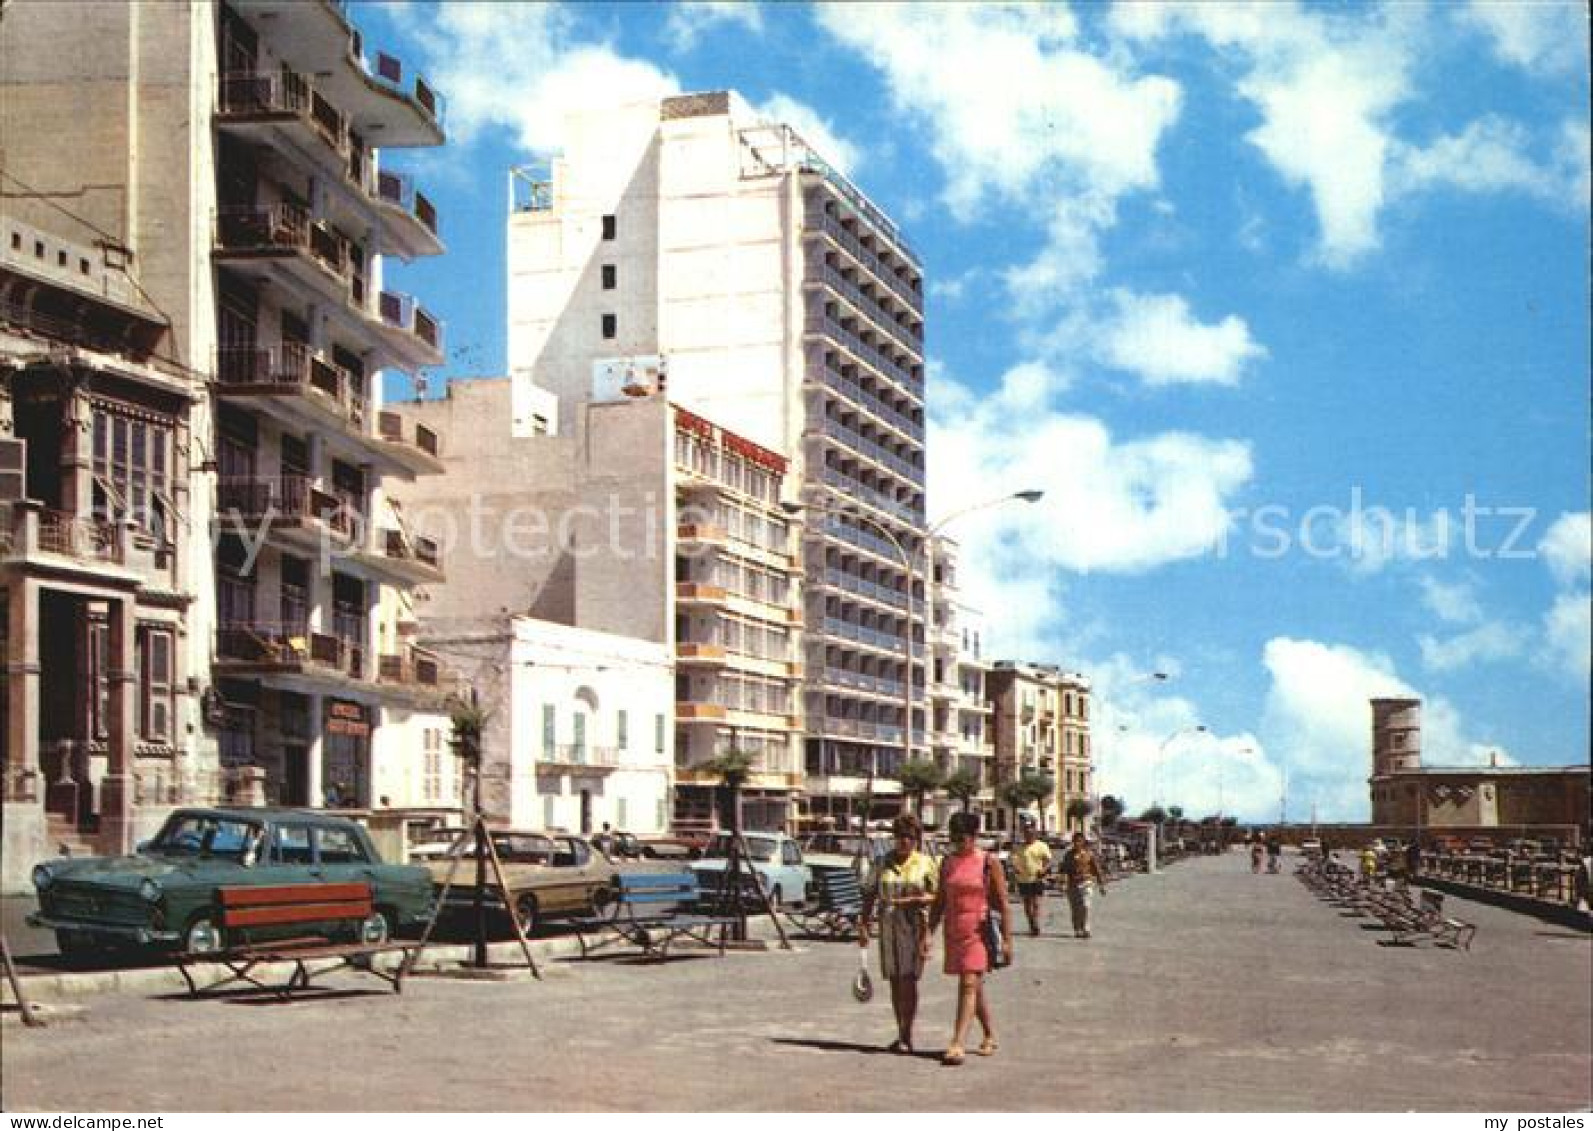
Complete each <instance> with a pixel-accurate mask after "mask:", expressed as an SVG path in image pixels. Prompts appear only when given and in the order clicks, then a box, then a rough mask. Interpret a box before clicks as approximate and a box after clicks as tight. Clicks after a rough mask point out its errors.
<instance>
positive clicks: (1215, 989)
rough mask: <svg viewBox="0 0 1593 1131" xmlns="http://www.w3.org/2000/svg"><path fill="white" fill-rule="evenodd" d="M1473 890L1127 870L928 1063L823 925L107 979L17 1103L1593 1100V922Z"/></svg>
mask: <svg viewBox="0 0 1593 1131" xmlns="http://www.w3.org/2000/svg"><path fill="white" fill-rule="evenodd" d="M1292 862H1293V861H1292V858H1291V859H1290V864H1291V867H1292ZM1450 902H1451V906H1452V907H1453V909H1454V910H1455V911H1456V912H1457V913H1458V914H1460V915H1461V916H1462V917H1465V918H1471V919H1473V920H1474V921H1475V922H1477V923H1478V924H1479V926H1480V928H1481V929H1480V931H1479V933H1478V935H1477V939H1476V942H1475V944H1474V946H1473V949H1472V950H1471V952H1470V953H1465V952H1457V951H1450V950H1447V949H1438V948H1433V947H1431V946H1421V947H1417V948H1392V947H1383V946H1379V945H1378V943H1377V940H1378V939H1379V938H1380V937H1382V933H1381V932H1378V931H1372V930H1368V929H1366V928H1365V927H1364V926H1363V923H1364V922H1365V921H1364V920H1357V919H1349V918H1344V917H1342V916H1341V914H1340V913H1339V912H1338V911H1337V910H1336V909H1334V908H1332V907H1329V906H1327V905H1326V904H1323V903H1320V902H1319V901H1318V900H1317V899H1316V898H1315V897H1314V896H1312V895H1311V894H1310V893H1309V892H1308V891H1307V890H1306V889H1305V887H1304V886H1303V885H1301V884H1300V883H1299V882H1298V881H1296V880H1295V879H1294V878H1293V877H1292V876H1291V875H1288V874H1285V875H1280V876H1252V875H1251V874H1250V872H1249V868H1248V864H1247V863H1246V862H1245V861H1244V860H1242V859H1241V858H1240V857H1239V855H1238V854H1233V855H1230V856H1227V857H1222V858H1210V857H1208V858H1200V859H1195V860H1191V861H1188V862H1185V863H1182V864H1179V865H1176V866H1175V867H1174V868H1172V869H1171V870H1170V871H1168V872H1167V873H1165V874H1164V875H1162V876H1159V877H1146V876H1141V877H1136V878H1134V879H1132V880H1130V881H1128V882H1126V883H1124V884H1121V885H1117V886H1115V887H1114V888H1113V890H1112V893H1111V895H1110V896H1109V898H1107V899H1106V900H1105V901H1104V902H1103V903H1102V904H1101V905H1100V922H1099V925H1098V930H1097V932H1096V937H1095V938H1094V939H1093V940H1090V941H1076V940H1074V939H1073V938H1072V936H1071V932H1068V931H1067V930H1066V929H1065V928H1066V920H1067V912H1066V907H1065V905H1064V904H1063V902H1062V901H1060V900H1057V899H1051V900H1048V901H1047V905H1048V908H1049V909H1050V912H1051V916H1052V919H1053V926H1054V930H1055V932H1056V933H1054V934H1051V935H1048V936H1046V937H1042V938H1040V939H1029V938H1027V937H1024V938H1020V939H1019V942H1018V965H1017V966H1016V967H1015V968H1014V969H1012V970H1010V971H1004V972H1002V973H1000V974H998V975H997V976H996V977H995V978H994V980H993V1003H994V1008H995V1012H996V1017H997V1023H998V1026H999V1028H1000V1036H1001V1040H1002V1048H1001V1051H1000V1053H999V1054H998V1055H997V1056H996V1057H994V1058H992V1059H990V1060H982V1059H980V1058H978V1057H972V1056H970V1057H969V1058H968V1063H967V1064H966V1065H964V1066H963V1067H961V1068H955V1069H951V1068H943V1067H941V1066H940V1065H939V1064H938V1063H937V1062H936V1060H935V1059H934V1058H933V1056H932V1055H925V1056H924V1057H923V1058H922V1059H919V1060H915V1061H904V1060H900V1059H897V1058H893V1057H889V1056H888V1055H887V1054H884V1053H882V1052H881V1051H880V1048H881V1046H883V1045H884V1043H885V1042H886V1041H887V1040H889V1038H890V1037H891V1035H892V1033H891V1022H890V1007H889V1003H888V1000H887V999H886V997H885V995H884V993H883V992H882V993H881V994H880V995H879V996H877V997H876V999H875V1001H874V1002H872V1003H870V1004H869V1005H866V1006H861V1005H858V1004H857V1003H855V1002H854V1001H853V1000H852V998H851V996H850V993H849V992H848V986H849V983H850V979H851V975H852V972H853V970H854V969H855V965H856V955H855V951H854V948H852V947H850V946H846V945H841V944H833V943H804V944H801V945H802V947H803V949H802V951H801V952H800V953H797V954H782V953H768V954H733V955H730V956H728V957H726V958H725V959H723V960H720V959H716V958H712V957H691V958H682V959H678V960H673V961H671V962H669V963H668V964H666V965H663V966H649V965H639V964H633V963H630V962H626V961H602V962H589V963H581V962H578V961H562V962H558V963H555V964H553V966H552V969H551V970H550V972H549V977H548V978H547V979H546V980H545V981H544V982H542V983H540V984H536V983H508V984H478V983H461V982H454V981H441V980H430V979H425V980H416V981H413V982H411V983H410V985H409V986H408V988H407V989H406V990H405V993H404V995H403V996H402V997H396V998H395V997H393V996H391V995H378V994H371V995H365V994H363V993H358V994H354V995H351V996H346V997H340V998H335V999H329V1000H319V1001H315V1000H306V1001H301V1002H295V1003H291V1004H288V1005H277V1004H252V1003H249V1004H246V1003H243V1002H240V1001H205V1002H188V1001H183V1000H163V999H157V1000H146V999H140V998H136V997H105V998H97V999H93V1000H91V1001H90V1002H89V1003H88V1005H89V1010H88V1014H87V1017H86V1018H85V1019H84V1020H83V1021H80V1022H67V1023H63V1024H61V1025H59V1026H57V1027H54V1028H51V1029H49V1030H44V1031H39V1032H23V1031H21V1030H19V1029H15V1028H12V1029H9V1030H8V1032H7V1035H6V1039H5V1041H4V1044H3V1054H0V1055H3V1063H0V1067H3V1081H4V1095H3V1096H0V1103H3V1106H4V1107H5V1109H6V1110H10V1111H16V1110H26V1109H35V1110H37V1109H47V1110H62V1109H66V1110H79V1111H92V1110H120V1111H141V1110H172V1111H180V1110H228V1109H244V1110H262V1109H268V1110H284V1109H291V1110H339V1109H345V1108H353V1109H372V1110H406V1109H409V1110H544V1109H620V1110H628V1109H638V1110H716V1109H718V1110H755V1111H761V1110H787V1109H798V1110H800V1109H817V1110H833V1109H840V1110H875V1109H879V1110H955V1109H969V1110H989V1109H992V1108H994V1109H1010V1110H1040V1111H1045V1110H1062V1111H1110V1110H1152V1111H1155V1110H1241V1111H1244V1110H1354V1111H1367V1110H1370V1111H1399V1110H1408V1109H1416V1110H1444V1111H1482V1110H1488V1111H1512V1110H1515V1111H1521V1110H1554V1109H1565V1108H1582V1109H1586V1108H1588V1106H1589V1104H1590V1102H1593V1095H1590V1091H1593V1088H1590V1084H1589V1080H1590V1079H1593V1020H1590V1013H1589V1009H1588V1007H1589V1004H1590V1000H1593V951H1590V942H1589V937H1588V936H1587V935H1586V934H1577V933H1573V932H1570V931H1567V930H1565V929H1562V928H1557V927H1552V926H1548V925H1545V924H1543V923H1540V922H1538V921H1537V920H1533V919H1529V918H1526V917H1523V916H1519V915H1515V914H1512V913H1510V912H1505V911H1501V910H1498V909H1494V908H1490V907H1482V906H1477V905H1471V904H1464V903H1462V902H1461V901H1456V900H1451V901H1450ZM936 961H938V952H937V957H936ZM369 984H370V985H372V986H374V985H375V984H376V983H374V982H372V983H369ZM347 985H348V987H350V989H354V988H355V987H361V988H363V985H364V983H361V982H359V981H356V980H350V981H348V982H347ZM882 990H883V987H882ZM924 999H925V1000H924V1006H923V1013H922V1019H921V1022H920V1028H919V1044H920V1046H921V1047H922V1048H924V1049H926V1050H934V1051H936V1052H938V1050H939V1049H940V1048H941V1047H942V1046H943V1043H944V1040H945V1037H946V1034H947V1030H948V1029H949V1025H950V1015H951V1010H952V993H951V986H950V982H949V980H948V979H946V978H944V977H942V976H940V975H939V974H938V973H933V974H932V975H931V976H930V977H929V978H928V979H927V981H926V984H925V993H924ZM1064 1053H1065V1054H1066V1057H1067V1059H1066V1060H1065V1061H1064ZM1064 1065H1065V1066H1066V1072H1065V1074H1064V1071H1063V1069H1064ZM196 1066H203V1067H202V1069H199V1070H196ZM887 1068H888V1069H889V1071H886V1069H887Z"/></svg>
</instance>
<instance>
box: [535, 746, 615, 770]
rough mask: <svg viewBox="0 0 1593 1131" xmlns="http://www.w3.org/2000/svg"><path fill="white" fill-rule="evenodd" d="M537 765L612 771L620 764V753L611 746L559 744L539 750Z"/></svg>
mask: <svg viewBox="0 0 1593 1131" xmlns="http://www.w3.org/2000/svg"><path fill="white" fill-rule="evenodd" d="M537 764H538V765H543V766H562V767H565V768H566V769H584V770H612V769H616V768H617V767H618V766H619V764H620V751H619V750H618V749H617V748H615V747H612V746H587V745H584V744H560V745H556V746H553V747H544V748H543V749H542V750H540V751H539V752H538V753H537Z"/></svg>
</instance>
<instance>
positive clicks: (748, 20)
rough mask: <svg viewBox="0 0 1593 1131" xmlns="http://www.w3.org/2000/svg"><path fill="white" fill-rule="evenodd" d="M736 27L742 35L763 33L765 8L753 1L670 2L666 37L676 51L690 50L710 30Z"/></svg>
mask: <svg viewBox="0 0 1593 1131" xmlns="http://www.w3.org/2000/svg"><path fill="white" fill-rule="evenodd" d="M729 27H734V28H735V29H736V30H737V32H738V33H739V34H752V35H761V34H762V33H763V9H762V8H760V7H759V6H758V5H757V4H755V3H752V0H675V3H673V4H671V5H669V18H668V19H667V20H666V21H665V23H664V37H665V38H666V39H668V40H669V44H670V46H671V47H672V48H673V49H674V50H675V51H676V52H677V53H681V52H686V51H690V50H691V49H692V48H694V47H696V46H697V42H698V41H699V40H700V39H701V38H702V37H703V36H704V35H705V34H708V33H709V32H713V31H719V30H721V29H725V28H729Z"/></svg>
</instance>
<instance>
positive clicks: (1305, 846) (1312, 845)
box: [1300, 836, 1322, 860]
mask: <svg viewBox="0 0 1593 1131" xmlns="http://www.w3.org/2000/svg"><path fill="white" fill-rule="evenodd" d="M1300 854H1301V855H1303V856H1304V857H1306V858H1307V859H1308V860H1314V859H1316V858H1317V857H1318V856H1321V855H1322V842H1321V841H1320V840H1318V839H1317V838H1316V837H1314V836H1313V837H1307V838H1306V839H1304V840H1302V841H1301V842H1300Z"/></svg>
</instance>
